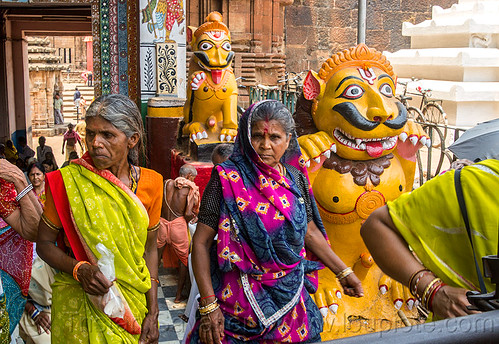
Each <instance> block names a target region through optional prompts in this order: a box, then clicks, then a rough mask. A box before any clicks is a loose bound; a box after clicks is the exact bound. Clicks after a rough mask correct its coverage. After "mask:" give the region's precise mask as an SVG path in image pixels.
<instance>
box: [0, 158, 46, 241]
mask: <svg viewBox="0 0 499 344" xmlns="http://www.w3.org/2000/svg"><path fill="white" fill-rule="evenodd" d="M0 178H2V179H4V180H5V181H8V182H12V183H13V184H14V187H15V188H16V192H17V193H20V192H21V191H22V190H24V189H25V188H26V187H27V186H28V182H27V181H26V178H25V176H24V173H23V172H22V171H21V170H20V169H19V168H18V167H17V166H15V165H12V164H11V163H10V162H8V161H7V160H5V159H0ZM19 205H20V207H19V209H17V210H15V211H14V212H13V213H12V214H10V215H9V216H7V217H6V218H4V220H5V222H7V224H8V225H9V226H11V227H12V228H13V229H14V230H15V231H16V232H18V233H19V234H20V235H21V236H22V237H23V238H25V239H27V240H30V241H35V240H36V236H37V234H38V222H39V221H40V216H41V214H42V207H41V205H40V203H39V202H38V199H37V198H36V195H35V193H34V192H28V194H27V195H26V196H24V197H23V198H21V199H20V200H19Z"/></svg>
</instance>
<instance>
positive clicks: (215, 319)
mask: <svg viewBox="0 0 499 344" xmlns="http://www.w3.org/2000/svg"><path fill="white" fill-rule="evenodd" d="M224 322H225V318H224V315H223V314H222V311H221V310H220V308H218V309H217V310H215V311H213V312H211V313H210V314H207V315H202V316H201V323H200V324H199V339H201V343H205V344H219V343H220V342H221V341H222V339H223V337H224Z"/></svg>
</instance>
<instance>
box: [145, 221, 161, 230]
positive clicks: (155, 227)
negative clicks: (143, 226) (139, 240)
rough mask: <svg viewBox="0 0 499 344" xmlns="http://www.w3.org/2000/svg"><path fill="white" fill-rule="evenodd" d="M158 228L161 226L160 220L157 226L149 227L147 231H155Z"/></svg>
mask: <svg viewBox="0 0 499 344" xmlns="http://www.w3.org/2000/svg"><path fill="white" fill-rule="evenodd" d="M158 228H159V222H158V223H157V224H156V225H155V226H152V227H151V228H147V231H148V232H154V231H155V230H157V229H158Z"/></svg>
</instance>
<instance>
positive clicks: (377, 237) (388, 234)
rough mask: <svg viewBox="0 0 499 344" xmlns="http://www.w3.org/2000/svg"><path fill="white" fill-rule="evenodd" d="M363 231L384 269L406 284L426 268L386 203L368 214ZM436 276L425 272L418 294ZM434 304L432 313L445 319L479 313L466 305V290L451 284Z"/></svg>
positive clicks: (443, 288)
mask: <svg viewBox="0 0 499 344" xmlns="http://www.w3.org/2000/svg"><path fill="white" fill-rule="evenodd" d="M360 234H361V235H362V239H364V242H365V244H366V246H367V248H368V249H369V252H370V253H371V255H372V256H373V258H374V260H375V261H376V264H378V266H379V267H380V268H381V270H383V272H384V273H386V274H387V275H389V276H390V277H392V278H394V279H396V280H397V281H399V282H400V283H402V284H404V285H405V286H408V287H410V286H409V280H410V278H411V276H412V275H413V274H414V273H416V272H417V271H419V270H421V269H424V268H425V267H424V266H423V265H421V264H420V263H419V262H418V261H417V259H416V258H415V257H414V255H413V254H412V252H411V251H410V250H409V248H408V246H407V243H406V242H405V240H404V239H403V238H402V236H401V235H400V233H399V232H398V230H397V227H396V226H395V224H394V223H393V221H392V218H391V216H390V213H389V212H388V207H387V206H386V205H385V206H384V207H381V208H379V209H377V210H375V211H374V212H373V213H372V214H371V215H370V216H369V218H368V219H367V220H366V222H365V223H364V224H363V225H362V228H361V230H360ZM433 279H435V275H433V274H426V275H424V276H423V277H422V278H421V280H420V282H419V283H418V286H417V290H418V294H419V295H422V293H423V291H424V290H425V289H426V287H427V286H428V285H429V283H431V281H432V280H433ZM432 305H433V312H434V313H435V314H436V315H437V316H439V317H443V318H449V317H450V318H452V317H456V316H462V315H467V314H473V313H476V312H474V311H470V310H468V308H467V306H469V305H470V304H469V302H468V299H467V297H466V290H465V289H461V288H454V287H451V286H448V285H446V286H444V287H442V288H440V289H439V290H438V291H437V292H436V294H435V295H434V297H433V304H432Z"/></svg>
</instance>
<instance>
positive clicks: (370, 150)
mask: <svg viewBox="0 0 499 344" xmlns="http://www.w3.org/2000/svg"><path fill="white" fill-rule="evenodd" d="M366 152H367V154H369V156H372V157H373V158H379V157H380V156H381V154H383V144H382V143H381V141H371V142H366Z"/></svg>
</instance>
